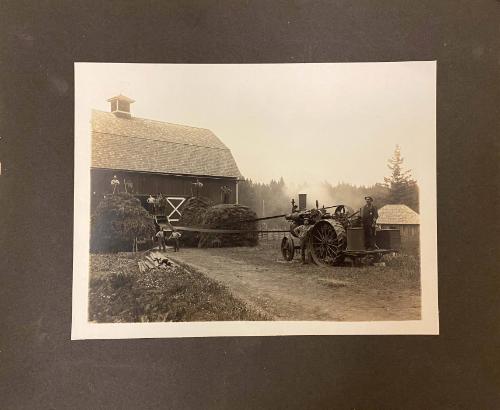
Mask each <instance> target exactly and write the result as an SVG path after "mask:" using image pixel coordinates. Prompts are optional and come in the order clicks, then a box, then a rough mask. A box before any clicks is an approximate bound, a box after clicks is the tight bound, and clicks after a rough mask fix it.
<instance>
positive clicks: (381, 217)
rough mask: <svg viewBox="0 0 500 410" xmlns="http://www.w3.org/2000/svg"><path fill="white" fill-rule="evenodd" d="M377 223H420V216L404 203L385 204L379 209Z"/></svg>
mask: <svg viewBox="0 0 500 410" xmlns="http://www.w3.org/2000/svg"><path fill="white" fill-rule="evenodd" d="M377 223H379V224H383V225H419V224H420V216H419V214H417V213H416V212H415V211H414V210H413V209H411V208H410V207H408V206H406V205H403V204H397V205H384V206H383V207H382V208H380V209H379V210H378V219H377Z"/></svg>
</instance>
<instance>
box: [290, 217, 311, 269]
mask: <svg viewBox="0 0 500 410" xmlns="http://www.w3.org/2000/svg"><path fill="white" fill-rule="evenodd" d="M310 228H311V225H310V224H309V218H304V224H303V225H299V226H297V228H295V230H294V231H295V234H296V235H297V236H298V237H299V240H300V257H301V259H302V264H304V265H306V264H308V263H309V257H310V255H309V252H307V238H308V236H307V234H308V233H309V229H310Z"/></svg>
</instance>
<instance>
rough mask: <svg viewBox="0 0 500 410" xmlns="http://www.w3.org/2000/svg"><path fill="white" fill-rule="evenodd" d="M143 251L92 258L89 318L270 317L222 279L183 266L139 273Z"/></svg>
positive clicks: (141, 320) (190, 318)
mask: <svg viewBox="0 0 500 410" xmlns="http://www.w3.org/2000/svg"><path fill="white" fill-rule="evenodd" d="M139 255H140V254H135V255H134V254H124V253H121V254H92V255H91V256H90V284H89V285H90V286H89V320H90V321H93V322H100V323H112V322H179V321H208V320H265V319H266V318H265V317H264V316H263V315H261V314H259V313H256V312H254V311H252V310H251V309H249V308H248V307H247V306H246V305H245V303H243V302H242V301H240V300H238V299H236V298H235V297H233V296H232V295H231V294H230V293H229V291H228V290H227V289H226V288H225V287H224V286H222V285H220V284H219V283H217V282H215V281H213V280H211V279H209V278H207V277H206V276H204V275H202V274H200V273H197V272H193V271H188V270H185V269H183V268H180V267H169V268H168V269H155V270H150V271H147V272H145V273H143V274H141V273H140V272H139V269H138V266H137V260H138V258H139Z"/></svg>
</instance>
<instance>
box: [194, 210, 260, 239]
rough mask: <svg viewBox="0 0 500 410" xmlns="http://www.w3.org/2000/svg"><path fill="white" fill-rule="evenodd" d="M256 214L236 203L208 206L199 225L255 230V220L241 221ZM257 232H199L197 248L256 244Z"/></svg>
mask: <svg viewBox="0 0 500 410" xmlns="http://www.w3.org/2000/svg"><path fill="white" fill-rule="evenodd" d="M255 218H257V215H256V213H255V212H254V211H252V210H251V209H250V208H249V207H247V206H244V205H237V204H220V205H215V206H212V207H210V208H208V209H207V210H206V212H205V215H204V217H203V221H202V223H201V227H203V228H210V229H243V230H253V231H255V230H257V222H242V221H247V220H249V219H255ZM258 241H259V238H258V233H257V232H245V233H232V234H226V233H223V234H221V233H206V232H205V233H204V232H202V233H201V234H200V241H199V243H198V247H199V248H213V247H219V246H220V247H231V246H256V245H257V244H258Z"/></svg>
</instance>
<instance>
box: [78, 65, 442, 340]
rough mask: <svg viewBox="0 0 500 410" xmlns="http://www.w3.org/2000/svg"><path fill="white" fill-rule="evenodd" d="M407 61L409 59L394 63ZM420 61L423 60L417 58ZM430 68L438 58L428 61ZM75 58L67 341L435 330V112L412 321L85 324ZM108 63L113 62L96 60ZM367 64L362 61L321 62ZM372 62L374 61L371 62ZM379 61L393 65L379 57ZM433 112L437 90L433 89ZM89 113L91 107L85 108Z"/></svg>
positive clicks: (84, 135)
mask: <svg viewBox="0 0 500 410" xmlns="http://www.w3.org/2000/svg"><path fill="white" fill-rule="evenodd" d="M398 63H409V64H411V63H412V62H398ZM418 63H424V62H422V61H419V62H418ZM425 63H428V64H433V67H434V89H435V88H436V87H435V85H436V84H435V83H436V67H437V64H436V61H427V62H425ZM84 64H96V63H75V65H74V68H75V157H74V158H75V173H74V230H73V306H72V328H71V340H82V339H139V338H170V337H221V336H286V335H438V334H439V312H438V263H437V204H436V144H435V141H436V132H435V130H436V114H435V115H434V127H433V128H434V144H433V145H432V149H429V151H428V152H427V164H429V165H431V166H426V167H425V168H424V167H423V169H422V170H420V172H421V177H420V179H419V187H420V247H421V248H420V250H421V320H410V321H370V322H367V321H366V322H333V321H258V322H253V321H248V322H247V321H231V322H229V321H225V322H175V323H174V322H168V323H164V322H161V323H159V322H155V323H89V322H88V290H89V238H90V219H89V215H90V164H91V162H90V159H91V138H90V124H89V127H88V129H87V130H84V129H82V128H80V127H78V126H77V124H78V120H79V119H78V118H77V115H78V113H79V112H80V108H82V107H80V106H79V101H80V99H79V94H80V92H81V90H80V89H79V86H78V80H77V79H78V69H79V67H81V66H82V65H84ZM97 64H112V63H97ZM325 64H365V63H325ZM370 64H373V63H370ZM377 64H393V63H390V62H380V63H377ZM433 104H434V113H435V112H436V110H435V108H436V93H434V101H433ZM83 108H85V109H88V110H89V112H90V109H91V107H83Z"/></svg>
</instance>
